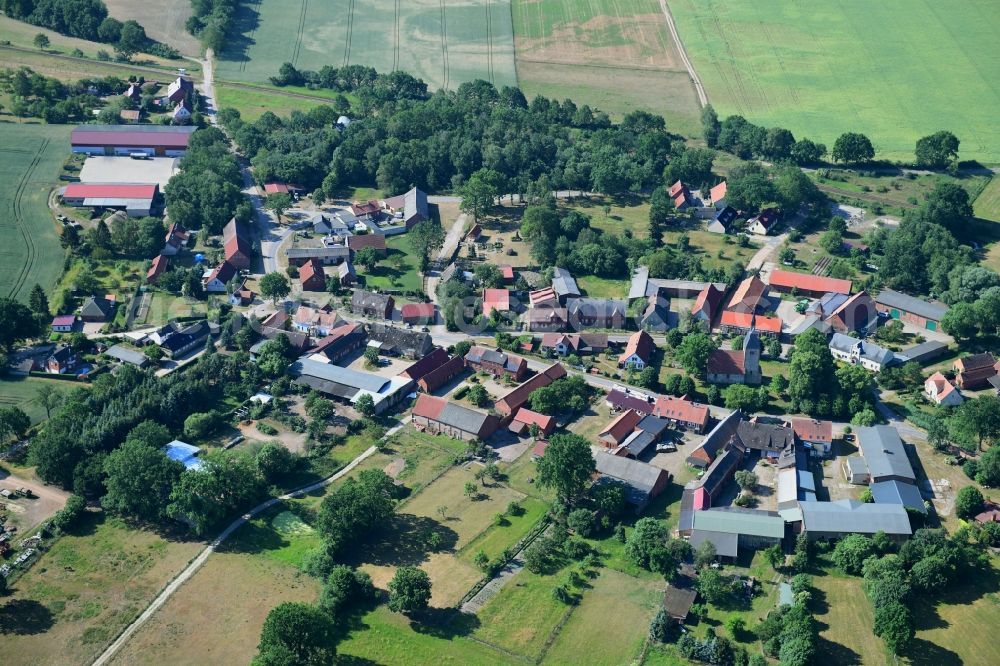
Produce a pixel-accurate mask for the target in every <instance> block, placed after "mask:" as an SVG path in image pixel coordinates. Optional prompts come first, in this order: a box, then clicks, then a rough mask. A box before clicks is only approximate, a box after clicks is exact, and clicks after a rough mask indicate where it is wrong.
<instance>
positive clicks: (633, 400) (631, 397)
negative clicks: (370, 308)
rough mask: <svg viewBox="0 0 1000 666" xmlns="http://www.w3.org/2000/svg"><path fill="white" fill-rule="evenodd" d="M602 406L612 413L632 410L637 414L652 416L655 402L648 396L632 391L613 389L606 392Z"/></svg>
mask: <svg viewBox="0 0 1000 666" xmlns="http://www.w3.org/2000/svg"><path fill="white" fill-rule="evenodd" d="M604 404H605V405H607V406H608V409H610V410H611V411H612V412H624V411H626V410H629V409H631V410H634V411H636V412H638V413H639V414H652V413H653V412H654V411H655V409H656V400H655V399H654V398H652V397H650V396H646V395H643V394H641V393H637V392H635V391H633V390H632V389H625V390H624V391H621V390H619V389H613V390H611V391H608V394H607V396H606V397H605V401H604Z"/></svg>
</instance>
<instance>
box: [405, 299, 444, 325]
mask: <svg viewBox="0 0 1000 666" xmlns="http://www.w3.org/2000/svg"><path fill="white" fill-rule="evenodd" d="M399 312H400V315H401V317H402V320H403V323H404V324H409V325H410V326H429V325H430V324H433V323H434V319H435V309H434V304H433V303H407V304H406V305H403V306H401V307H400V308H399Z"/></svg>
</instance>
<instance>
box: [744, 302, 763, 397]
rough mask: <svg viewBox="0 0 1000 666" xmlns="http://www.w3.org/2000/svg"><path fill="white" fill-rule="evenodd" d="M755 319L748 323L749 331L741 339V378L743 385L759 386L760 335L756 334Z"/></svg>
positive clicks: (760, 379)
mask: <svg viewBox="0 0 1000 666" xmlns="http://www.w3.org/2000/svg"><path fill="white" fill-rule="evenodd" d="M756 323H757V318H756V317H754V318H753V319H752V320H751V322H750V331H749V332H748V333H747V334H746V337H745V338H743V376H744V383H745V384H760V383H761V381H762V375H761V372H760V347H761V345H760V335H758V334H757V326H756Z"/></svg>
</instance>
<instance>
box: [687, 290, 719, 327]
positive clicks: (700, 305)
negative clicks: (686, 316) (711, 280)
mask: <svg viewBox="0 0 1000 666" xmlns="http://www.w3.org/2000/svg"><path fill="white" fill-rule="evenodd" d="M724 296H725V292H724V291H723V290H722V289H719V288H718V287H716V286H715V285H714V284H710V285H708V286H706V287H705V288H704V289H702V290H701V291H700V292H698V297H697V298H695V300H694V305H693V306H691V314H692V315H693V316H694V318H695V319H697V320H698V321H703V322H705V323H706V324H707V325H709V326H711V325H712V321H713V320H714V319H715V313H716V312H717V311H718V309H719V305H721V304H722V299H723V297H724Z"/></svg>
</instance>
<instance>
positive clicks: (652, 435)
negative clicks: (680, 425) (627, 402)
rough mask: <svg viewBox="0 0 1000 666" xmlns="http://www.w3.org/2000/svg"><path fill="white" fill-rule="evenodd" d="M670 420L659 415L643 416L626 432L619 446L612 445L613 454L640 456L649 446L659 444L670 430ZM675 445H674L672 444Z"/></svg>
mask: <svg viewBox="0 0 1000 666" xmlns="http://www.w3.org/2000/svg"><path fill="white" fill-rule="evenodd" d="M669 427H670V422H669V421H667V420H666V419H661V418H659V417H658V416H651V415H650V416H643V417H641V418H640V419H639V421H638V422H637V423H636V424H635V425H634V426H633V428H632V430H631V431H629V432H627V433H625V437H624V438H623V439H622V440H621V441H620V442H619V443H618V445H617V446H613V447H611V448H612V449H613V450H612V454H614V455H616V456H625V457H629V458H639V456H641V455H642V454H644V453H645V452H646V451H647V450H649V447H651V446H654V445H655V444H659V443H660V442H661V441H663V440H664V438H665V437H666V435H667V434H668V432H669ZM671 446H673V445H671ZM674 448H676V447H674Z"/></svg>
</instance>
